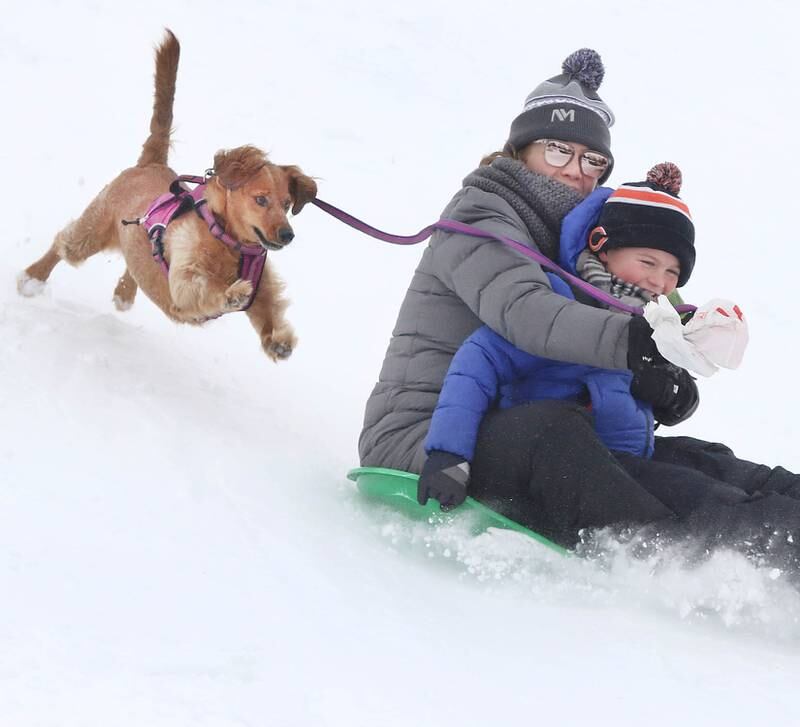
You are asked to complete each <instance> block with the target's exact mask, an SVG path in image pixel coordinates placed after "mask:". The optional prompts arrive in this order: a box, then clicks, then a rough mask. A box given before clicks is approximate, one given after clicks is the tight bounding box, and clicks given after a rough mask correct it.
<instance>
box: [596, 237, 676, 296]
mask: <svg viewBox="0 0 800 727" xmlns="http://www.w3.org/2000/svg"><path fill="white" fill-rule="evenodd" d="M598 257H599V258H600V260H601V262H603V263H605V266H606V270H608V272H609V273H611V274H612V275H616V276H617V277H618V278H619V279H620V280H624V281H625V282H626V283H633V284H634V285H638V286H639V287H640V288H644V289H645V290H647V291H649V292H650V293H653V295H669V294H670V293H671V292H672V291H673V290H675V288H677V287H678V277H679V276H680V272H681V266H680V263H679V262H678V258H676V257H675V256H674V255H673V254H672V253H669V252H666V251H664V250H656V249H654V248H651V247H617V248H614V249H613V250H609V251H608V252H601V253H600V254H599V255H598Z"/></svg>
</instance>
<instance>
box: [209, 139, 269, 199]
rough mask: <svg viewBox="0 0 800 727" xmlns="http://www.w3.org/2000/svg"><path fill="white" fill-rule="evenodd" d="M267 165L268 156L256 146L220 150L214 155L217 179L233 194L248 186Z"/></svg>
mask: <svg viewBox="0 0 800 727" xmlns="http://www.w3.org/2000/svg"><path fill="white" fill-rule="evenodd" d="M266 165H267V157H266V155H265V154H264V152H263V151H261V149H258V148H257V147H254V146H238V147H236V148H235V149H220V150H219V151H218V152H217V153H216V154H215V155H214V171H215V173H216V175H217V178H218V179H219V181H220V184H222V186H223V187H225V188H226V189H229V190H231V192H234V191H236V190H237V189H239V188H240V187H242V186H244V185H245V184H247V183H248V182H249V181H250V180H251V179H252V178H253V177H254V176H255V175H256V174H258V172H259V171H261V169H263V168H264V167H265V166H266Z"/></svg>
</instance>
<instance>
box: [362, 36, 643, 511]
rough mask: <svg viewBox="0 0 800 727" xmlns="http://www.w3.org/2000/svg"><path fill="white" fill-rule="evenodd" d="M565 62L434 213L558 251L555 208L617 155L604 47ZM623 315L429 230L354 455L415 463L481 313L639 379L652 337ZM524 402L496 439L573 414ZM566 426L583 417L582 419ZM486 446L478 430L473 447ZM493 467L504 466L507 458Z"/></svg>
mask: <svg viewBox="0 0 800 727" xmlns="http://www.w3.org/2000/svg"><path fill="white" fill-rule="evenodd" d="M562 71H563V72H562V74H560V75H558V76H555V77H553V78H551V79H549V80H547V81H545V82H543V83H542V84H540V85H539V86H537V87H536V88H535V89H534V90H533V91H532V92H531V94H530V95H529V96H528V98H527V99H526V102H525V107H524V110H523V111H522V113H521V114H520V115H519V116H517V118H516V119H514V121H513V123H512V124H511V131H510V134H509V137H508V141H507V142H506V145H505V148H504V150H503V152H500V153H497V154H494V155H492V156H491V157H488V158H487V159H486V160H484V162H488V163H484V164H482V165H481V166H480V167H479V168H478V169H477V170H475V171H474V172H472V174H470V175H469V176H468V177H467V178H466V179H465V180H464V186H463V188H462V189H461V190H459V191H458V192H457V193H456V195H455V197H453V199H452V200H451V202H450V203H449V204H448V205H447V207H446V208H445V210H444V212H443V213H442V217H444V218H452V219H456V220H459V221H461V222H465V223H468V224H471V225H474V226H475V227H478V228H480V229H482V230H485V231H488V232H491V233H494V234H497V235H505V236H508V237H511V238H513V239H515V240H519V241H521V242H524V243H526V244H528V245H529V246H530V247H532V248H535V249H537V250H539V251H540V252H542V253H543V254H545V255H547V256H548V257H549V258H551V259H553V260H557V259H558V240H559V233H560V225H561V221H562V219H563V218H564V216H565V215H566V214H567V213H568V212H569V211H570V210H571V209H573V208H574V207H575V206H576V205H577V204H578V203H579V202H580V201H581V200H582V199H583V198H584V197H586V195H588V194H589V193H590V192H591V191H592V190H593V189H594V188H595V187H596V185H597V184H601V183H602V182H604V181H605V180H606V179H607V178H608V176H609V174H610V173H611V170H612V168H613V164H614V159H613V156H612V154H611V149H610V134H609V127H610V126H611V125H612V124H613V122H614V116H613V114H612V112H611V110H610V109H609V107H608V106H607V105H606V104H605V103H604V102H603V100H602V99H601V98H600V97H599V96H598V94H597V89H598V88H599V86H600V83H601V81H602V79H603V74H604V69H603V65H602V63H601V61H600V57H599V56H598V54H597V53H596V52H595V51H592V50H589V49H582V50H579V51H576V52H575V53H573V54H572V55H571V56H569V57H568V58H567V59H566V60H565V61H564V64H563V66H562ZM631 320H632V319H630V318H628V317H626V316H620V315H616V314H614V313H611V312H609V311H607V310H603V309H599V308H594V307H590V306H587V305H584V304H582V303H580V302H577V301H575V300H569V299H567V298H565V297H564V296H562V295H559V294H557V293H555V292H554V291H553V289H552V287H551V285H550V282H549V279H548V277H547V276H546V274H545V273H544V271H543V270H542V268H541V267H540V266H539V265H537V264H535V263H533V262H532V261H531V260H529V259H528V258H526V257H523V256H521V255H520V254H519V253H517V252H515V251H514V250H512V249H509V248H507V247H506V246H504V245H502V244H499V243H497V242H494V241H486V240H481V239H478V238H473V237H469V236H466V235H460V234H453V233H448V232H443V231H437V232H435V233H434V234H433V236H432V237H431V240H430V244H429V245H428V247H427V248H426V250H425V252H424V254H423V256H422V260H421V261H420V264H419V266H418V268H417V270H416V272H415V274H414V277H413V279H412V281H411V285H410V286H409V289H408V293H407V294H406V298H405V300H404V302H403V304H402V306H401V309H400V313H399V316H398V320H397V324H396V326H395V329H394V332H393V336H392V339H391V342H390V343H389V348H388V351H387V353H386V358H385V360H384V363H383V368H382V370H381V373H380V378H379V381H378V383H377V384H376V386H375V388H374V390H373V392H372V394H371V396H370V398H369V400H368V402H367V406H366V412H365V417H364V428H363V431H362V433H361V436H360V439H359V454H360V458H361V463H362V465H363V466H379V467H390V468H396V469H401V470H406V471H409V472H416V473H419V472H421V471H422V467H423V464H424V462H425V450H424V448H423V442H424V439H425V436H426V433H427V431H428V427H429V424H430V419H431V416H432V412H433V410H434V408H435V407H436V402H437V399H438V397H439V392H440V390H441V386H442V381H443V380H444V376H445V373H446V371H447V368H448V366H449V364H450V360H451V359H452V357H453V355H454V353H455V351H456V350H457V349H458V348H459V346H460V345H461V344H462V343H463V341H464V340H465V339H466V338H467V337H468V336H469V335H470V334H471V333H472V332H473V331H475V330H476V329H477V328H479V327H480V326H482V325H484V324H485V325H488V326H489V327H490V328H491V329H492V330H494V331H495V332H496V333H498V334H500V335H501V336H502V337H503V338H505V339H507V340H508V341H510V342H511V343H512V344H513V345H514V346H516V347H517V348H520V349H522V350H523V351H525V352H527V353H530V354H534V355H537V356H542V357H545V358H550V359H556V360H559V361H568V362H571V363H578V364H588V365H592V366H598V367H602V368H608V369H626V368H627V369H631V370H633V371H634V372H635V373H637V374H638V376H639V378H640V380H642V381H643V382H645V383H647V381H648V377H649V376H650V371H651V370H653V367H652V365H651V362H652V360H653V358H654V357H655V355H656V352H655V346H654V344H653V342H652V339H651V338H650V334H651V331H650V329H649V326H647V325H644V326H641V325H631ZM524 409H525V411H521V412H515V411H514V410H512V411H511V412H503V413H502V414H503V415H504V417H505V418H502V421H496V425H497V426H496V428H497V432H496V433H493V436H496V437H502V438H503V439H504V442H505V443H504V447H505V449H506V451H508V450H509V448H510V449H513V448H514V447H521V448H522V449H525V448H526V447H528V445H529V444H530V441H531V437H529V436H525V437H520V436H519V432H520V428H521V427H522V428H524V429H526V431H527V432H531V431H534V432H535V431H536V430H537V429H540V428H541V427H543V426H545V427H546V426H550V425H551V420H552V419H553V418H554V417H555V419H556V420H557V425H558V426H563V427H567V428H569V427H570V426H572V425H571V420H572V419H574V418H575V417H576V414H575V413H574V412H571V411H568V412H566V413H565V412H563V411H560V410H559V411H558V412H556V413H554V412H552V411H551V409H550V408H549V407H547V406H541V407H537V406H533V407H524ZM514 414H516V415H519V417H521V418H523V419H524V420H525V421H524V422H522V421H517V419H516V418H515V416H514ZM578 419H580V416H578ZM493 421H495V419H494V418H493ZM576 426H578V427H582V424H581V422H580V421H578V422H576ZM583 428H584V429H587V428H586V427H583ZM587 434H588V435H589V436H590V437H591V438H592V439H593V442H592V446H597V447H602V444H601V443H600V442H599V441H597V438H596V437H594V434H593V432H592V431H591V427H588V431H587ZM484 448H485V446H484V445H483V444H482V443H481V442H479V443H478V450H479V451H480V450H482V449H484ZM520 457H521V458H522V459H524V456H522V455H520ZM606 462H607V464H608V467H607V468H606V470H607V471H605V472H601V473H596V476H597V477H599V478H601V479H603V478H605V480H607V482H608V486H609V487H610V486H611V483H612V482H613V480H614V478H615V477H617V476H618V474H619V471H620V470H619V467H618V466H617V465H616V463H615V462H614V461H613V459H611V458H610V456H609V457H607V458H606ZM574 465H575V460H573V459H570V461H569V462H564V461H560V460H559V459H558V458H553V457H547V458H544V460H543V467H550V468H551V469H552V474H553V476H554V477H560V476H561V470H562V469H563V468H564V467H566V468H567V470H568V471H569V472H572V470H573V468H574ZM497 470H498V476H499V477H500V478H501V479H503V477H504V474H503V463H501V462H499V463H498V464H497ZM525 474H526V475H529V474H531V473H525ZM536 474H537V477H540V476H542V475H543V474H544V473H543V472H541V471H538V470H537V473H536ZM623 509H624V508H623ZM624 510H625V513H627V514H631V515H637V513H636V512H634V511H632V510H630V511H629V510H628V509H624Z"/></svg>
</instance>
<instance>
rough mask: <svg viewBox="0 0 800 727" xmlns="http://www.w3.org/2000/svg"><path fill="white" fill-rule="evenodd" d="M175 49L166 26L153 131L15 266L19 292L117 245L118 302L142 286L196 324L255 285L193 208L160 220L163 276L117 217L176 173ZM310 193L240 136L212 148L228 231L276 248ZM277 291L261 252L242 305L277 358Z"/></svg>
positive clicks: (147, 200)
mask: <svg viewBox="0 0 800 727" xmlns="http://www.w3.org/2000/svg"><path fill="white" fill-rule="evenodd" d="M179 56H180V45H179V43H178V40H177V38H176V37H175V36H174V35H173V34H172V32H170V31H167V34H166V38H165V39H164V40H163V42H162V43H161V45H160V46H159V47H158V48H157V50H156V71H155V101H154V103H153V115H152V118H151V121H150V136H149V137H148V138H147V140H146V141H145V143H144V146H143V147H142V152H141V155H140V156H139V160H138V162H137V163H136V166H135V167H132V168H130V169H126V170H125V171H123V172H122V173H121V174H120V175H119V176H118V177H117V178H116V179H114V180H113V181H112V182H111V183H110V184H108V185H107V186H106V187H105V188H104V189H103V190H102V191H101V192H100V194H98V195H97V197H95V198H94V200H92V202H91V203H90V204H89V206H88V207H87V208H86V209H85V210H84V212H83V214H82V215H81V216H80V217H79V218H78V219H77V220H74V221H72V222H70V223H69V224H68V225H67V226H66V227H65V228H64V229H63V230H61V232H59V233H58V234H57V235H56V237H55V239H54V241H53V244H52V246H51V247H50V249H49V250H48V251H47V252H46V253H45V254H44V256H43V257H42V258H41V259H40V260H38V261H37V262H35V263H33V264H32V265H30V266H29V267H28V268H26V270H25V271H24V273H22V274H21V275H20V277H19V284H18V287H19V291H20V293H22V294H32V293H34V292H37V291H38V290H40V289H41V288H42V286H43V283H44V282H45V281H46V280H47V278H48V277H49V275H50V273H51V272H52V270H53V268H54V267H55V266H56V265H57V264H58V263H59V262H60V261H61V260H66V261H67V262H68V263H70V264H72V265H78V264H80V263H82V262H83V261H84V260H86V259H87V258H89V257H91V256H92V255H95V254H96V253H98V252H101V251H107V250H119V251H121V252H122V254H123V256H124V258H125V263H126V270H125V272H124V274H123V275H122V277H121V278H120V279H119V282H118V283H117V286H116V289H115V290H114V303H115V305H116V307H117V308H118V309H119V310H126V309H128V308H130V306H131V305H132V304H133V301H134V298H135V296H136V292H137V290H138V289H139V288H141V289H142V291H143V292H144V293H145V294H146V295H147V297H148V298H150V299H151V300H152V301H153V302H154V303H155V304H156V305H157V306H158V307H159V308H161V310H162V311H164V313H166V314H167V316H169V317H170V318H171V319H172V320H174V321H177V322H181V323H190V324H201V323H203V322H205V321H206V320H208V319H209V318H211V317H215V316H218V315H220V314H222V313H226V312H230V311H235V310H239V309H241V308H242V307H243V306H244V305H245V304H246V302H247V301H248V299H249V298H250V294H251V292H252V285H251V283H250V282H249V281H247V280H241V279H239V278H238V265H239V255H238V254H237V253H236V252H234V251H233V250H231V249H230V248H228V247H227V246H226V245H224V244H223V243H222V242H220V241H219V240H217V239H216V238H215V237H214V236H213V235H212V234H211V233H210V232H209V230H208V227H207V226H206V223H205V222H203V220H202V219H200V217H199V216H198V215H196V214H194V213H187V214H184V215H181V216H180V217H178V218H177V219H175V220H174V221H173V222H172V223H170V225H169V226H168V227H167V230H166V232H165V234H164V238H163V241H164V257H165V258H166V260H167V261H168V263H169V276H166V275H164V271H163V270H162V268H161V266H160V265H159V264H158V263H157V262H156V261H155V260H154V259H153V257H152V254H151V246H150V242H149V240H148V238H147V234H146V232H145V230H144V229H143V228H142V227H141V226H139V225H123V224H122V220H123V219H132V218H136V217H141V216H142V215H143V214H144V213H145V211H146V210H147V208H148V207H149V205H150V204H151V203H152V202H153V200H155V199H156V197H158V196H159V195H161V194H164V193H165V192H166V191H167V190H168V189H169V185H170V183H171V182H172V181H173V180H174V179H175V178H176V176H177V175H176V174H175V172H173V171H172V169H170V168H169V167H168V166H167V156H168V152H169V147H170V132H171V128H172V107H173V100H174V97H175V81H176V78H177V71H178V59H179ZM316 193H317V187H316V184H315V182H314V180H313V179H311V178H310V177H307V176H306V175H304V174H303V172H302V171H301V170H300V169H299V168H298V167H296V166H280V165H277V164H273V163H272V162H270V161H269V160H268V159H267V157H266V155H265V154H264V153H263V152H262V151H261V150H260V149H257V148H256V147H254V146H242V147H238V148H236V149H230V150H221V151H219V152H217V154H216V155H215V157H214V176H212V177H211V178H210V179H209V181H208V184H207V186H206V192H205V198H206V200H207V203H208V207H209V209H210V210H211V211H212V212H213V213H214V214H215V215H216V217H217V219H218V220H219V221H220V222H221V223H222V224H223V226H224V227H225V231H226V232H227V233H228V234H229V235H230V236H231V237H233V238H235V239H237V240H239V241H241V242H244V243H249V244H261V245H262V246H263V247H265V248H266V249H269V250H279V249H281V248H283V247H285V246H286V245H287V244H289V242H291V240H292V238H293V237H294V233H293V232H292V228H291V226H290V225H289V221H288V219H287V213H288V211H289V209H291V210H292V213H293V214H297V213H298V212H300V210H301V209H302V208H303V205H305V204H306V202H308V201H310V200H311V199H313V198H314V197H315V196H316ZM37 281H38V284H37ZM282 291H283V283H282V282H281V281H280V280H279V279H278V277H277V276H276V275H275V273H274V271H273V270H272V268H271V266H270V262H269V259H267V263H266V265H265V266H264V273H263V276H262V278H261V283H260V285H259V287H258V291H257V293H256V295H255V297H254V300H253V302H252V304H251V306H250V307H249V308H248V309H247V311H246V312H247V315H248V317H249V318H250V321H251V323H252V324H253V326H254V328H255V329H256V332H257V333H258V335H259V336H260V338H261V345H262V346H263V348H264V351H265V352H266V354H267V355H268V356H269V357H270V358H271V359H272V360H274V361H277V360H280V359H285V358H288V357H289V356H290V355H291V353H292V350H293V349H294V347H295V345H296V343H297V338H296V336H295V334H294V331H293V330H292V327H291V326H290V324H289V323H288V322H287V321H286V320H285V319H284V310H285V308H286V306H287V301H286V299H285V298H284V297H283V295H282Z"/></svg>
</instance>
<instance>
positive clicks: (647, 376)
mask: <svg viewBox="0 0 800 727" xmlns="http://www.w3.org/2000/svg"><path fill="white" fill-rule="evenodd" d="M628 368H629V369H630V370H631V371H632V372H633V381H632V382H631V394H633V396H635V397H636V398H637V399H641V400H642V401H646V402H648V403H649V404H652V405H653V416H655V418H656V420H657V421H659V422H661V423H662V424H664V425H665V426H668V427H671V426H674V425H675V424H679V423H680V422H683V421H686V420H687V419H688V418H689V417H690V416H692V414H694V413H695V411H696V410H697V406H698V404H699V403H700V394H699V393H698V391H697V384H695V382H694V379H693V378H692V377H691V376H690V375H689V372H688V371H686V370H685V369H682V368H679V367H678V366H675V364H671V363H670V362H669V361H667V360H666V359H665V358H664V357H663V356H662V355H661V354H660V353H659V352H658V348H656V342H655V341H654V340H653V329H652V328H650V324H649V323H648V322H647V321H646V320H645V319H644V318H643V317H641V316H633V318H631V322H630V325H629V326H628Z"/></svg>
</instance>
